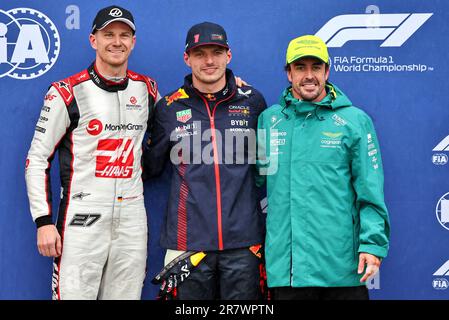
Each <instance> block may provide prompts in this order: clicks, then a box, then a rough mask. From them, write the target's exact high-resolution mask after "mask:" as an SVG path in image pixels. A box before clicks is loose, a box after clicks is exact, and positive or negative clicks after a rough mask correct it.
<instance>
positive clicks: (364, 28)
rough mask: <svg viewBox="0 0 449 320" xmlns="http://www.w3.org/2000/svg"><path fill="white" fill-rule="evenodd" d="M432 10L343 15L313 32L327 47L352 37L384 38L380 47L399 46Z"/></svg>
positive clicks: (427, 17)
mask: <svg viewBox="0 0 449 320" xmlns="http://www.w3.org/2000/svg"><path fill="white" fill-rule="evenodd" d="M432 15H433V13H391V14H376V13H375V14H372V13H369V14H345V15H340V16H336V17H334V18H332V19H331V20H329V21H328V22H327V23H326V24H325V25H324V26H323V27H322V28H321V29H320V30H319V31H318V32H317V33H316V34H315V35H316V36H318V37H320V38H321V39H322V40H323V41H324V42H325V43H326V44H327V46H328V47H331V48H339V47H342V46H343V45H344V44H345V43H346V42H348V41H352V40H384V42H383V43H382V44H381V45H380V46H381V47H400V46H402V45H403V44H404V43H405V42H406V41H407V40H408V39H409V38H410V37H411V36H412V35H413V34H414V33H415V32H416V31H417V30H418V29H419V28H420V27H421V26H422V25H423V24H424V23H425V22H426V21H427V20H428V19H429V18H430V17H431V16H432Z"/></svg>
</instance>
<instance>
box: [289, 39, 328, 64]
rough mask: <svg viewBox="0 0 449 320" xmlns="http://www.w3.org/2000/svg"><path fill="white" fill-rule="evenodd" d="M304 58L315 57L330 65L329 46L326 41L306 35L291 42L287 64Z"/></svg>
mask: <svg viewBox="0 0 449 320" xmlns="http://www.w3.org/2000/svg"><path fill="white" fill-rule="evenodd" d="M303 57H315V58H318V59H320V60H321V61H323V62H324V63H326V64H329V53H328V52H327V46H326V44H325V43H324V41H323V40H321V39H320V38H319V37H317V36H312V35H306V36H301V37H298V38H295V39H293V40H292V41H290V43H289V44H288V48H287V56H286V58H287V59H286V62H287V64H290V63H292V62H293V61H295V60H298V59H301V58H303Z"/></svg>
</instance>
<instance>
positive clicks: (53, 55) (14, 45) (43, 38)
mask: <svg viewBox="0 0 449 320" xmlns="http://www.w3.org/2000/svg"><path fill="white" fill-rule="evenodd" d="M59 50H60V38H59V33H58V30H57V29H56V26H55V24H54V23H53V22H52V21H51V20H50V19H49V18H48V17H47V16H46V15H45V14H43V13H42V12H39V11H37V10H34V9H29V8H15V9H11V10H8V11H3V10H0V78H2V77H5V76H8V77H11V78H15V79H20V80H28V79H33V78H37V77H39V76H41V75H43V74H44V73H45V72H47V71H48V70H50V69H51V67H52V66H53V65H54V64H55V62H56V60H57V59H58V55H59Z"/></svg>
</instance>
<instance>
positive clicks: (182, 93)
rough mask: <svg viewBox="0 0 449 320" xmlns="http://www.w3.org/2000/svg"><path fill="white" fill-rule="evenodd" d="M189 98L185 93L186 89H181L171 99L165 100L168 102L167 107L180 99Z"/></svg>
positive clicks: (166, 98)
mask: <svg viewBox="0 0 449 320" xmlns="http://www.w3.org/2000/svg"><path fill="white" fill-rule="evenodd" d="M186 98H189V96H188V95H187V93H186V92H185V91H184V89H182V88H181V89H179V90H178V91H176V92H175V93H173V94H172V95H171V96H170V97H165V100H166V101H167V106H169V105H171V104H172V103H173V102H174V101H176V100H179V99H186Z"/></svg>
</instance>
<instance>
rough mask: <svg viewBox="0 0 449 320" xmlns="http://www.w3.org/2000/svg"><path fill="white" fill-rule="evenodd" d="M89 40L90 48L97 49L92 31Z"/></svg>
mask: <svg viewBox="0 0 449 320" xmlns="http://www.w3.org/2000/svg"><path fill="white" fill-rule="evenodd" d="M89 42H90V46H91V47H92V48H94V49H95V50H97V38H96V37H95V35H94V34H92V33H91V34H90V35H89Z"/></svg>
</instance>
